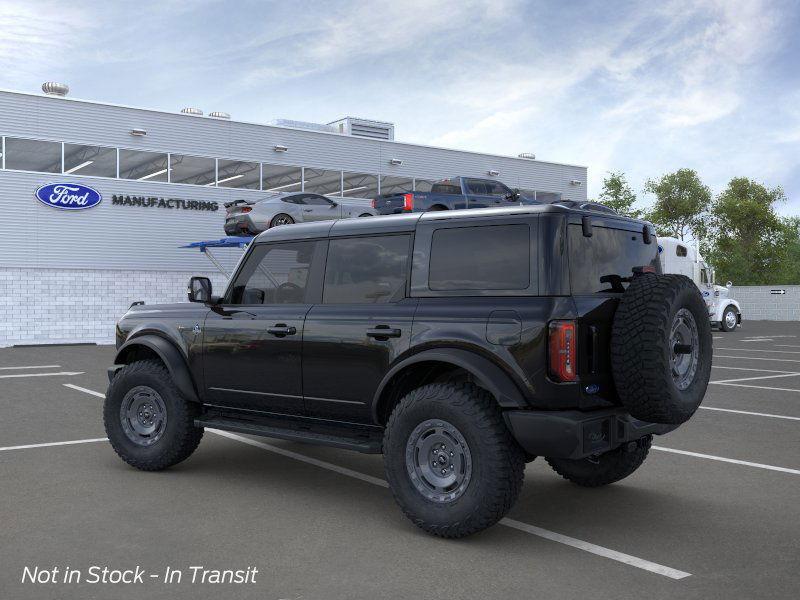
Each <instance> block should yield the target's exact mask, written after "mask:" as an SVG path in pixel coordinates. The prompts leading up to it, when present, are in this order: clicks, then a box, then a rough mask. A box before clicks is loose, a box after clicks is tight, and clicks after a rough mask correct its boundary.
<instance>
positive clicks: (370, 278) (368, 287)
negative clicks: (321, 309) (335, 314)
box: [322, 235, 410, 304]
mask: <svg viewBox="0 0 800 600" xmlns="http://www.w3.org/2000/svg"><path fill="white" fill-rule="evenodd" d="M409 245H410V237H409V236H407V235H391V236H376V237H361V238H343V239H332V240H331V241H330V245H329V246H328V262H327V265H326V267H325V287H324V291H323V293H322V301H323V302H324V303H326V304H378V303H384V302H391V301H392V300H394V299H396V298H397V297H398V296H401V295H402V292H403V290H404V289H405V285H406V273H407V268H406V267H407V265H408V259H409Z"/></svg>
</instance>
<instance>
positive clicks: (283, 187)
mask: <svg viewBox="0 0 800 600" xmlns="http://www.w3.org/2000/svg"><path fill="white" fill-rule="evenodd" d="M261 177H262V179H261V189H262V190H264V191H265V192H299V191H301V190H302V187H303V169H301V168H300V167H287V166H285V165H268V164H262V165H261Z"/></svg>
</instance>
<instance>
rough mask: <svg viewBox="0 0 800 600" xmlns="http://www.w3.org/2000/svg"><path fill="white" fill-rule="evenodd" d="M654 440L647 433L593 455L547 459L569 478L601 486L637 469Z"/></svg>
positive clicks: (576, 482)
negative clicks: (612, 448)
mask: <svg viewBox="0 0 800 600" xmlns="http://www.w3.org/2000/svg"><path fill="white" fill-rule="evenodd" d="M652 441H653V436H652V435H646V436H644V437H643V438H639V439H638V440H636V441H634V442H628V443H627V444H623V445H622V446H620V447H619V448H615V449H614V450H611V451H610V452H605V453H604V454H601V455H599V456H597V457H594V458H592V457H590V458H582V459H578V460H571V459H568V458H546V459H545V460H546V461H547V464H549V465H550V466H551V467H553V470H554V471H555V472H556V473H558V474H559V475H561V476H562V477H563V478H564V479H566V480H567V481H571V482H572V483H575V484H577V485H580V486H583V487H600V486H602V485H608V484H609V483H614V482H615V481H619V480H620V479H625V478H626V477H627V476H628V475H630V474H631V473H633V472H634V471H635V470H636V469H638V468H639V467H640V466H641V464H642V463H643V462H644V459H645V458H647V454H648V452H649V451H650V444H651V443H652Z"/></svg>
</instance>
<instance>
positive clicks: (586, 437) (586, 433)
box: [503, 408, 678, 459]
mask: <svg viewBox="0 0 800 600" xmlns="http://www.w3.org/2000/svg"><path fill="white" fill-rule="evenodd" d="M503 414H504V417H505V420H506V424H507V425H508V428H509V429H510V430H511V434H512V435H513V436H514V439H516V440H517V443H519V445H520V446H522V448H523V449H524V450H525V451H526V452H527V453H528V454H531V455H534V456H548V457H552V458H571V459H579V458H586V457H587V456H591V455H593V454H602V453H603V452H608V451H609V450H613V449H614V448H617V447H618V446H620V445H622V444H624V443H626V442H630V441H633V440H637V439H639V438H641V437H644V436H645V435H649V434H655V435H663V434H665V433H669V432H670V431H673V430H675V429H677V427H678V425H661V424H658V423H648V422H646V421H639V420H638V419H634V418H633V417H631V416H630V415H629V414H628V413H627V412H626V411H625V410H624V409H616V408H612V409H603V410H595V411H591V412H581V411H577V410H564V411H531V410H510V411H506V412H505V413H503Z"/></svg>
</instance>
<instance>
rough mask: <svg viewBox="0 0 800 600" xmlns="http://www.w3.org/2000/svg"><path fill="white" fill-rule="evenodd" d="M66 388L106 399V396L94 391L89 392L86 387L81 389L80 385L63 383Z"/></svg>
mask: <svg viewBox="0 0 800 600" xmlns="http://www.w3.org/2000/svg"><path fill="white" fill-rule="evenodd" d="M62 385H63V386H64V387H68V388H72V389H73V390H78V391H79V392H84V393H86V394H91V395H92V396H97V397H98V398H105V397H106V395H105V394H101V393H100V392H95V391H94V390H87V389H86V388H85V387H81V386H79V385H75V384H72V383H63V384H62Z"/></svg>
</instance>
